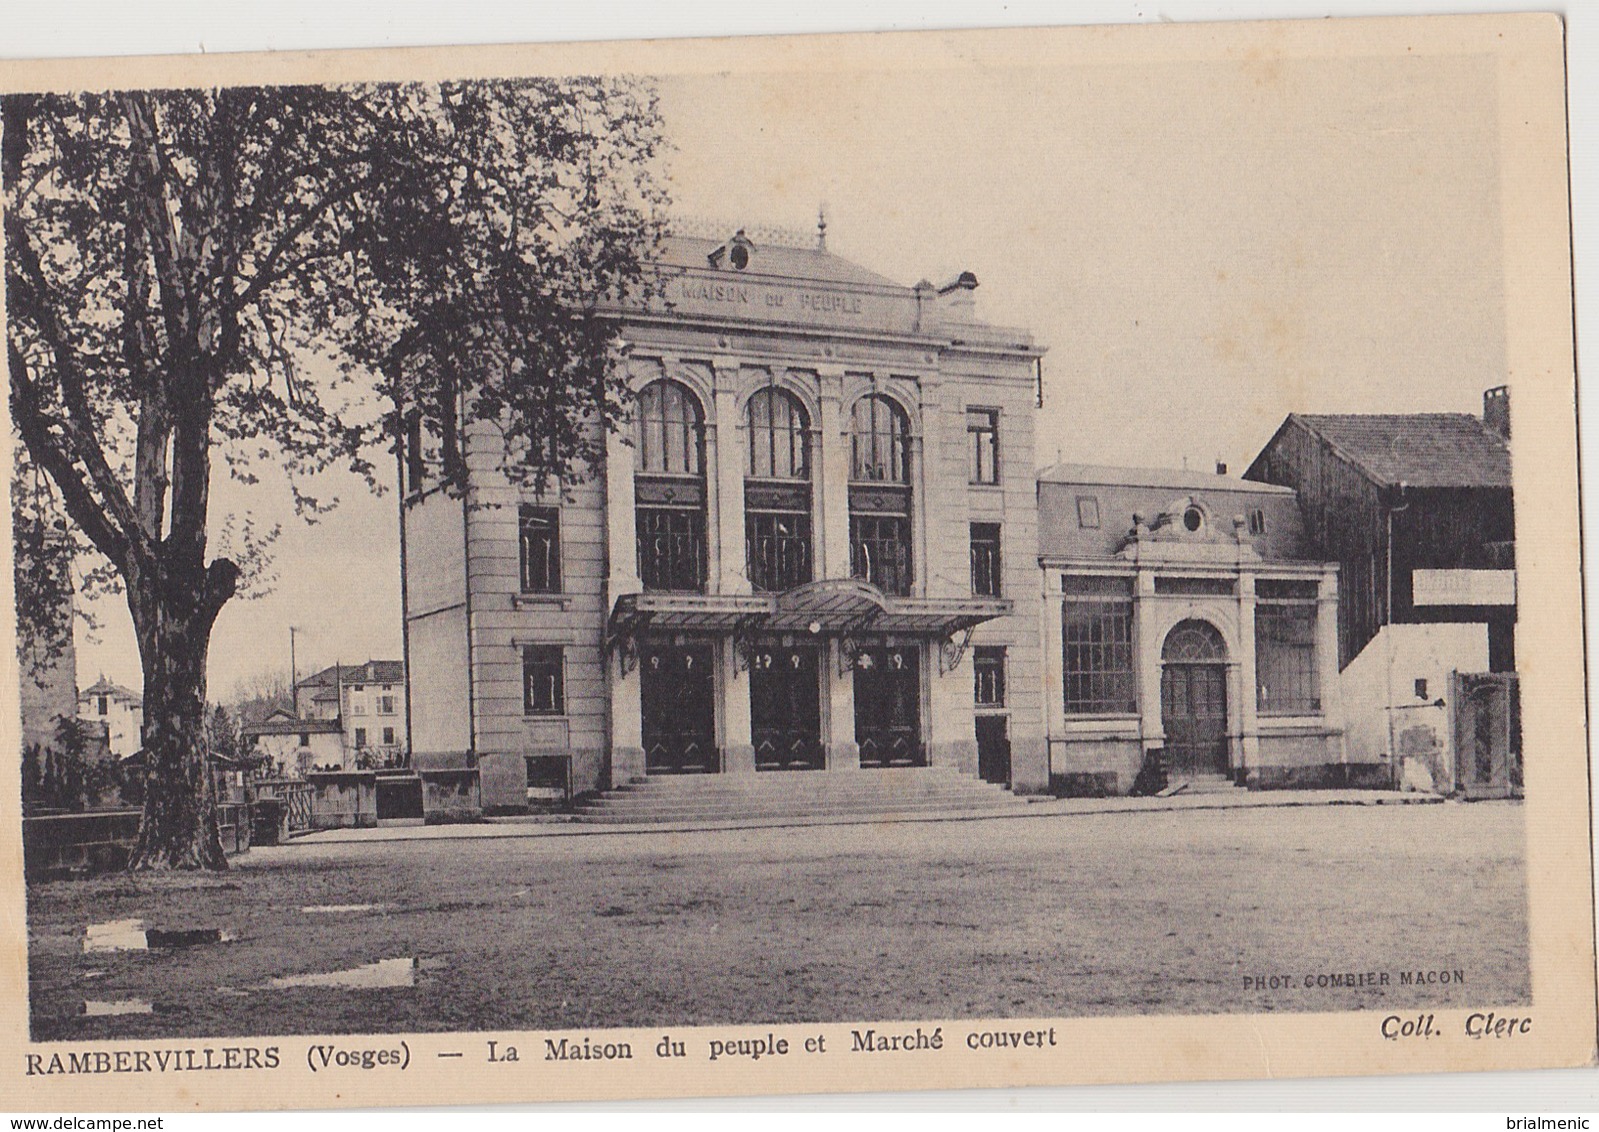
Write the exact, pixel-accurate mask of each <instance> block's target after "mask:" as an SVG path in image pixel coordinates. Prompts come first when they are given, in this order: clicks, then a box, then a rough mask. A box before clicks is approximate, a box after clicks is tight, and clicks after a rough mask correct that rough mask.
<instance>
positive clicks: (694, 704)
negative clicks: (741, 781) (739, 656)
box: [639, 644, 720, 774]
mask: <svg viewBox="0 0 1599 1132" xmlns="http://www.w3.org/2000/svg"><path fill="white" fill-rule="evenodd" d="M713 659H714V658H713V654H712V651H711V646H710V645H709V644H684V645H670V644H645V645H642V646H641V647H640V649H639V699H640V701H641V702H640V708H641V709H642V715H643V718H642V719H641V720H640V723H641V725H642V727H641V729H642V731H643V737H644V770H645V773H647V774H712V773H715V772H716V771H717V770H718V769H720V768H719V766H718V759H717V755H716V677H715V667H716V666H715V664H714V663H713Z"/></svg>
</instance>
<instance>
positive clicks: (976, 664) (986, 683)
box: [972, 645, 1005, 707]
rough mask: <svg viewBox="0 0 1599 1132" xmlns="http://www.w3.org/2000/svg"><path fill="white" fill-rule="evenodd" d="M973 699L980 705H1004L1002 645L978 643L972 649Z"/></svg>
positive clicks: (1003, 654) (1003, 652) (1003, 655)
mask: <svg viewBox="0 0 1599 1132" xmlns="http://www.w3.org/2000/svg"><path fill="white" fill-rule="evenodd" d="M972 672H973V682H974V684H975V688H974V692H975V700H976V703H977V704H978V705H979V706H981V707H1003V706H1005V649H1004V646H1002V645H1001V646H992V645H980V646H978V647H977V648H976V649H974V650H972Z"/></svg>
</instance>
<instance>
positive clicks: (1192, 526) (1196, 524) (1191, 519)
mask: <svg viewBox="0 0 1599 1132" xmlns="http://www.w3.org/2000/svg"><path fill="white" fill-rule="evenodd" d="M1204 525H1205V513H1204V512H1203V511H1201V510H1200V509H1199V508H1198V507H1190V508H1189V509H1188V510H1186V511H1184V512H1183V526H1185V527H1187V528H1188V529H1189V530H1191V531H1197V530H1199V528H1200V527H1202V526H1204Z"/></svg>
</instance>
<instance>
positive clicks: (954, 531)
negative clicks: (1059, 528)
mask: <svg viewBox="0 0 1599 1132" xmlns="http://www.w3.org/2000/svg"><path fill="white" fill-rule="evenodd" d="M1033 376H1034V375H1033V367H1032V363H1031V360H1030V359H1016V358H996V357H985V356H979V355H968V354H960V353H951V354H949V355H946V356H945V358H944V359H943V361H942V363H941V366H940V372H939V373H938V375H937V376H936V379H934V380H924V382H923V385H922V396H923V404H924V409H923V411H924V420H925V414H927V411H928V406H929V405H930V404H931V403H936V405H937V410H938V411H937V413H936V415H934V416H933V418H932V419H933V422H934V423H933V424H932V425H931V426H927V425H925V424H924V427H929V428H930V436H929V439H928V441H927V442H926V443H924V450H925V451H927V452H928V453H929V456H928V473H929V474H928V476H927V493H928V497H929V512H928V514H929V522H930V526H929V530H928V544H929V549H930V553H931V554H933V555H934V556H935V557H934V560H933V561H932V562H931V563H930V566H931V568H932V575H931V577H932V581H931V583H930V586H929V593H930V594H932V595H934V596H938V595H942V594H947V595H948V596H951V597H956V596H961V597H965V596H970V595H971V592H972V591H971V558H970V542H971V524H972V523H998V524H1000V532H1001V550H1000V567H1001V571H1002V574H1003V581H1002V583H1001V589H1002V594H1001V596H1003V597H1005V598H1008V599H1009V600H1010V601H1011V602H1012V603H1013V605H1014V609H1013V612H1012V613H1011V615H1010V616H1008V617H1002V618H998V619H996V620H994V621H989V622H985V623H984V624H982V625H979V626H978V627H977V629H976V631H975V632H974V633H973V635H972V642H971V643H972V647H973V648H977V647H980V646H1003V647H1004V649H1005V667H1006V673H1005V676H1006V691H1005V695H1006V702H1005V708H1004V711H1003V714H1005V715H1006V716H1007V719H1008V722H1007V729H1008V732H1009V738H1010V753H1011V778H1010V785H1011V789H1012V790H1014V791H1016V792H1018V793H1040V792H1043V791H1045V790H1047V789H1048V788H1049V773H1050V771H1049V750H1048V744H1047V743H1046V741H1045V737H1044V720H1043V691H1042V680H1041V671H1040V669H1041V657H1040V652H1039V650H1040V644H1039V633H1038V618H1039V615H1040V611H1041V604H1040V602H1041V598H1040V595H1039V585H1038V559H1037V547H1038V497H1037V482H1036V479H1035V477H1034V465H1035V463H1036V461H1035V458H1034V451H1035V421H1036V416H1037V403H1036V396H1037V389H1036V387H1035V385H1034V381H1033ZM935 397H936V402H934V401H933V399H934V398H935ZM979 408H981V409H997V410H998V411H999V483H998V484H996V485H986V484H973V483H971V482H969V481H970V479H971V475H970V466H971V458H972V456H971V441H970V439H969V437H968V435H967V431H966V427H967V426H966V411H967V409H979ZM934 651H935V653H936V651H937V649H936V646H935V649H934ZM971 656H972V653H971V652H970V651H968V653H967V656H966V658H965V659H964V660H963V661H962V663H961V665H960V666H959V668H957V669H956V670H955V671H954V672H952V673H949V674H947V675H945V676H944V677H943V678H942V680H941V683H942V684H944V685H945V686H946V687H945V688H944V689H943V690H944V695H942V696H941V700H942V702H941V703H940V705H939V706H940V708H941V710H940V711H936V712H934V726H935V728H937V729H939V730H940V731H941V733H940V734H937V735H935V736H934V739H935V741H937V742H939V743H940V744H941V745H944V748H943V749H944V750H946V751H948V752H950V753H951V754H954V755H957V756H958V759H959V762H958V765H960V766H961V768H962V769H964V770H968V771H970V772H972V773H975V772H976V769H977V745H976V741H975V738H974V735H975V727H976V723H975V713H976V709H975V707H974V685H973V670H972V661H971ZM933 671H934V673H935V674H936V672H937V666H936V665H935V666H934V669H933ZM983 712H984V714H999V713H998V712H996V711H993V710H991V709H989V708H987V707H985V708H984V709H983ZM951 761H955V760H953V759H952V760H951Z"/></svg>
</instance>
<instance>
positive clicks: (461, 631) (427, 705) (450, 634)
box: [408, 606, 472, 767]
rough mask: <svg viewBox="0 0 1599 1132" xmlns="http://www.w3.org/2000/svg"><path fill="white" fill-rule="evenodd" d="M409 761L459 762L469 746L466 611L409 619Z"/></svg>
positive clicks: (461, 608)
mask: <svg viewBox="0 0 1599 1132" xmlns="http://www.w3.org/2000/svg"><path fill="white" fill-rule="evenodd" d="M409 634H410V639H409V642H408V648H409V650H410V669H409V671H410V673H411V745H412V749H411V761H412V763H413V765H415V766H418V767H427V766H459V765H461V764H462V763H464V762H465V761H466V760H467V757H468V753H469V752H470V751H471V749H472V729H471V706H470V703H469V691H468V688H469V682H468V672H469V669H470V665H469V664H468V659H467V651H466V609H465V607H464V606H456V607H455V608H453V609H449V610H445V611H443V612H439V613H435V614H433V615H431V616H428V617H418V618H413V619H412V620H411V623H410V626H409Z"/></svg>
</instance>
